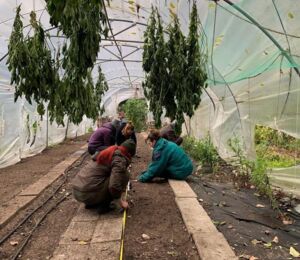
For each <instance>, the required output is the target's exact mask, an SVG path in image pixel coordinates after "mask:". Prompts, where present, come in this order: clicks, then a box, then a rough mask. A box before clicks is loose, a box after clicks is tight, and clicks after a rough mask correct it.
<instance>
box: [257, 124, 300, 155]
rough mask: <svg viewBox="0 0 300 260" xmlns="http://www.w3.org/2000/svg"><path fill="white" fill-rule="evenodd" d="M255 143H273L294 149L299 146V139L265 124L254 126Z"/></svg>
mask: <svg viewBox="0 0 300 260" xmlns="http://www.w3.org/2000/svg"><path fill="white" fill-rule="evenodd" d="M255 143H256V144H264V145H269V146H270V145H273V146H277V147H280V148H285V149H288V150H294V149H296V148H297V147H299V146H300V140H299V139H296V138H294V137H292V136H290V135H288V134H286V133H284V132H281V131H278V130H275V129H272V128H270V127H267V126H260V125H256V126H255Z"/></svg>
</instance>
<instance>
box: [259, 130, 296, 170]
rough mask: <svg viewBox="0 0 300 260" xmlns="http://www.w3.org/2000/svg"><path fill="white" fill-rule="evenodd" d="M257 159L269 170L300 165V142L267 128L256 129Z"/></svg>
mask: <svg viewBox="0 0 300 260" xmlns="http://www.w3.org/2000/svg"><path fill="white" fill-rule="evenodd" d="M255 143H256V154H257V157H258V158H260V159H262V160H264V161H265V162H266V166H267V168H282V167H291V166H294V165H295V164H299V163H300V158H298V157H297V156H298V153H297V150H298V149H299V146H300V140H299V139H298V140H297V139H296V138H294V137H292V136H289V135H287V134H285V133H283V132H280V131H277V130H275V129H272V128H269V127H266V126H256V127H255Z"/></svg>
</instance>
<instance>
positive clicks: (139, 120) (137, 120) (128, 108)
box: [123, 99, 147, 132]
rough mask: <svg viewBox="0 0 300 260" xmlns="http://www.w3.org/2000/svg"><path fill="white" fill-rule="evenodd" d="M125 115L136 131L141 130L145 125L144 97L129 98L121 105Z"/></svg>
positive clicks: (145, 109)
mask: <svg viewBox="0 0 300 260" xmlns="http://www.w3.org/2000/svg"><path fill="white" fill-rule="evenodd" d="M123 109H124V111H125V113H126V117H127V118H128V119H129V120H130V121H132V123H133V125H134V127H135V130H136V131H137V132H140V131H142V130H143V129H144V128H145V125H146V116H147V104H146V101H145V100H144V99H129V100H127V101H126V103H125V104H124V105H123Z"/></svg>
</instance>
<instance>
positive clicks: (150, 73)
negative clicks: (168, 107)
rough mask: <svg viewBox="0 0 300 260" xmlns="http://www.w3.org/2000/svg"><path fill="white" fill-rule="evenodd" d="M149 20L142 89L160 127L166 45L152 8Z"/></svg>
mask: <svg viewBox="0 0 300 260" xmlns="http://www.w3.org/2000/svg"><path fill="white" fill-rule="evenodd" d="M155 16H157V18H156V17H155ZM149 21H150V22H149V25H148V27H147V29H146V31H145V35H144V38H145V44H146V45H145V47H144V53H143V68H144V70H145V72H146V77H145V78H146V79H145V81H144V82H143V89H144V94H145V97H146V98H147V99H148V100H149V107H150V110H151V111H152V112H153V115H154V120H155V126H156V127H160V126H161V121H160V117H161V115H162V112H163V106H162V101H163V96H164V91H165V90H166V89H167V82H168V81H167V80H168V78H167V75H168V73H167V66H166V45H165V40H164V35H163V27H162V24H161V19H160V16H159V14H158V11H157V10H154V9H153V8H152V13H151V16H150V20H149Z"/></svg>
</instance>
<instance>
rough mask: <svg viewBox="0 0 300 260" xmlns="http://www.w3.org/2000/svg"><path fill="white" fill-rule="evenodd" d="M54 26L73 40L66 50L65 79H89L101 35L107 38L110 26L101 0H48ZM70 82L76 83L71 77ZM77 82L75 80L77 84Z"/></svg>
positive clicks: (65, 47)
mask: <svg viewBox="0 0 300 260" xmlns="http://www.w3.org/2000/svg"><path fill="white" fill-rule="evenodd" d="M46 3H47V10H48V12H49V14H50V23H51V24H52V25H53V26H56V27H58V28H59V29H60V30H61V31H62V32H63V33H64V35H66V36H67V37H68V39H69V40H70V42H69V44H68V45H67V43H65V45H64V48H63V54H64V57H63V68H64V69H65V70H66V73H65V76H66V77H69V74H70V73H71V74H73V75H78V78H81V77H86V76H87V73H88V68H92V67H93V65H94V62H95V60H96V58H97V55H98V51H99V48H100V44H99V43H100V41H101V35H104V36H105V37H107V34H108V27H107V24H106V17H105V14H104V11H103V3H104V2H103V1H101V0H91V1H85V0H72V1H71V0H68V1H59V0H48V1H46ZM69 80H76V78H75V79H74V78H73V77H70V78H69ZM74 83H75V81H74Z"/></svg>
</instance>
